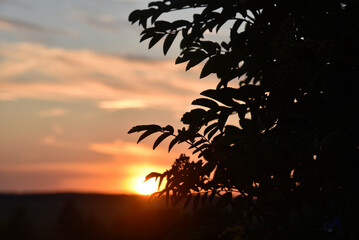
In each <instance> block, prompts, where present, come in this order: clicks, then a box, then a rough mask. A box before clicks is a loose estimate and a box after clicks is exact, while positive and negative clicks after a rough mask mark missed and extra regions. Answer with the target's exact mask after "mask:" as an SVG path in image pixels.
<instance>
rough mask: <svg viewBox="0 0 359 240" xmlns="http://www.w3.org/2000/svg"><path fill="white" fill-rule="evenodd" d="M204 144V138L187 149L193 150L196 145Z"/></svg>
mask: <svg viewBox="0 0 359 240" xmlns="http://www.w3.org/2000/svg"><path fill="white" fill-rule="evenodd" d="M205 142H207V140H206V139H204V138H202V139H200V140H199V141H197V142H195V143H193V144H192V145H191V146H190V147H189V148H188V149H192V148H195V147H197V146H198V145H200V144H202V143H205Z"/></svg>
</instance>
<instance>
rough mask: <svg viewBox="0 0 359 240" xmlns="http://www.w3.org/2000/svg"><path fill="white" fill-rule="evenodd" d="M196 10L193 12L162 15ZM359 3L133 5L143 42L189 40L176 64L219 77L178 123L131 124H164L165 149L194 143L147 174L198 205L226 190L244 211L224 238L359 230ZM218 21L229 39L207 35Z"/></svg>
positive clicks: (251, 0) (224, 200)
mask: <svg viewBox="0 0 359 240" xmlns="http://www.w3.org/2000/svg"><path fill="white" fill-rule="evenodd" d="M191 9H196V10H197V11H196V12H199V13H194V14H193V16H192V20H180V19H179V20H176V21H172V22H169V21H165V20H163V19H165V18H162V16H164V15H166V14H171V13H172V12H180V11H189V10H191ZM358 10H359V4H358V1H355V0H353V1H351V0H347V1H345V0H342V1H340V0H325V1H324V0H312V1H308V0H291V1H288V0H226V1H218V0H196V1H194V0H181V1H178V0H164V1H156V2H151V3H149V5H148V8H147V9H143V10H135V11H133V12H132V13H131V14H130V16H129V21H130V22H132V23H136V22H138V23H139V25H141V26H142V27H143V28H144V30H143V31H142V33H141V36H142V37H141V41H143V40H146V39H148V40H149V47H150V48H151V47H152V46H154V45H155V44H157V43H159V42H160V40H161V39H164V41H163V52H164V54H166V53H167V52H168V50H169V48H170V47H171V45H172V43H173V42H174V40H175V38H176V37H177V38H181V39H180V49H181V53H180V55H179V57H178V58H177V59H176V63H187V65H186V70H189V69H190V68H192V67H194V66H196V65H198V64H200V63H202V64H203V65H201V67H202V71H201V75H200V77H201V78H204V77H207V76H208V75H210V74H215V75H216V76H217V78H218V85H217V88H216V89H208V90H205V91H204V92H202V93H201V95H202V96H203V97H201V98H199V99H196V100H194V101H193V102H192V104H193V105H196V106H198V107H197V108H195V109H193V110H191V111H190V112H187V113H185V114H184V115H183V117H182V119H181V121H182V122H183V124H184V125H185V127H183V128H182V129H179V130H178V131H177V132H175V131H174V129H173V127H171V126H166V127H161V126H158V125H154V124H151V125H140V126H135V127H133V128H132V129H131V130H130V131H129V133H135V132H142V135H141V136H140V137H139V139H138V142H140V141H141V140H143V139H144V138H146V137H147V136H149V135H151V134H155V133H160V135H159V137H158V138H157V139H156V140H155V142H154V145H153V148H154V149H155V148H156V147H157V146H158V145H159V144H160V143H161V142H162V141H163V140H164V139H166V138H171V137H172V140H171V142H170V144H169V151H170V150H171V149H172V147H173V146H174V145H176V144H180V143H187V144H189V149H193V154H197V153H198V156H196V158H197V159H198V160H196V161H190V159H189V157H186V156H184V155H181V156H180V157H179V158H178V159H177V160H176V161H175V162H174V164H173V165H172V168H171V169H170V170H168V171H166V172H164V173H150V174H149V175H148V176H147V178H146V179H150V178H156V179H158V180H159V185H161V183H162V180H163V179H166V184H165V186H164V189H163V190H161V191H159V192H157V193H154V194H153V195H152V197H160V196H162V195H165V196H166V198H167V199H168V201H169V202H171V203H172V204H173V205H176V204H178V203H179V202H180V201H181V200H182V199H186V200H185V203H184V206H185V207H186V206H187V205H188V204H189V203H190V202H192V204H193V207H194V208H196V207H197V206H198V205H199V204H200V203H204V202H206V201H207V199H209V200H211V199H213V198H214V197H215V196H216V195H217V196H220V199H219V203H218V204H219V205H223V206H224V205H226V204H231V206H232V207H233V214H234V215H235V216H236V218H237V222H236V223H234V224H233V226H232V227H231V228H228V229H227V230H225V231H224V233H223V234H222V237H223V238H226V237H227V238H234V237H242V238H243V239H308V237H310V238H313V237H315V238H316V239H329V238H331V239H358V238H359V234H358V230H356V226H359V225H358V218H357V216H358V215H357V214H358V213H359V208H358V200H359V193H358V189H359V180H358V178H357V177H356V174H357V171H358V170H359V166H358V161H359V154H358V150H359V147H358V146H359V138H358V133H359V129H358V128H359V127H358V122H359V121H358V120H359V119H358V116H359V114H358V107H359V101H358V93H357V91H358V84H359V70H358V67H359V58H358V53H359V49H358V46H359V44H358V43H359V34H358V32H359V21H358V20H357V18H356V14H357V13H358V12H359V11H358ZM228 26H229V27H228ZM220 29H222V30H221V31H226V32H227V33H228V34H227V39H226V40H225V41H223V42H215V41H212V40H208V38H207V37H208V33H209V32H218V31H219V30H220ZM178 33H180V34H178ZM229 118H232V119H235V120H236V122H238V124H235V125H230V124H228V123H227V122H228V119H229Z"/></svg>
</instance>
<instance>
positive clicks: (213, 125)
mask: <svg viewBox="0 0 359 240" xmlns="http://www.w3.org/2000/svg"><path fill="white" fill-rule="evenodd" d="M217 126H218V122H214V123H212V124H211V125H209V126H208V127H206V128H205V129H204V132H203V134H204V135H205V136H206V135H207V133H209V132H210V131H211V130H212V129H214V128H215V127H217Z"/></svg>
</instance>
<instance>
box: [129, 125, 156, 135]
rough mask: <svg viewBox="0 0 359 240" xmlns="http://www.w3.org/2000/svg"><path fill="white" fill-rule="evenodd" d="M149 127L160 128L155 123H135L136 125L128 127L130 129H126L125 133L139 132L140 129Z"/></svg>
mask: <svg viewBox="0 0 359 240" xmlns="http://www.w3.org/2000/svg"><path fill="white" fill-rule="evenodd" d="M149 129H161V127H160V126H158V125H156V124H149V125H137V126H134V127H132V128H131V129H130V131H128V132H127V133H128V134H130V133H134V132H141V131H144V130H149Z"/></svg>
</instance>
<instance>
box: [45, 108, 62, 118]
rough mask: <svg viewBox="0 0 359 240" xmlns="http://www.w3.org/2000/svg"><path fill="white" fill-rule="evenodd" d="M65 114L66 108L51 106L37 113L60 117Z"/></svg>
mask: <svg viewBox="0 0 359 240" xmlns="http://www.w3.org/2000/svg"><path fill="white" fill-rule="evenodd" d="M66 114H67V111H66V109H63V108H51V109H46V110H41V111H40V112H39V113H38V115H39V116H40V117H61V116H65V115H66Z"/></svg>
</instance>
